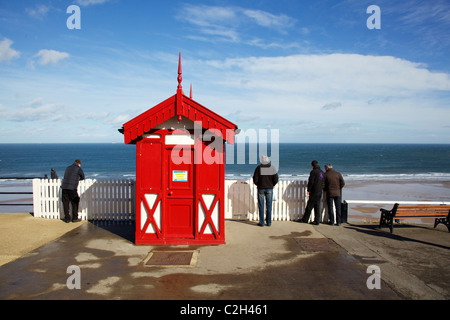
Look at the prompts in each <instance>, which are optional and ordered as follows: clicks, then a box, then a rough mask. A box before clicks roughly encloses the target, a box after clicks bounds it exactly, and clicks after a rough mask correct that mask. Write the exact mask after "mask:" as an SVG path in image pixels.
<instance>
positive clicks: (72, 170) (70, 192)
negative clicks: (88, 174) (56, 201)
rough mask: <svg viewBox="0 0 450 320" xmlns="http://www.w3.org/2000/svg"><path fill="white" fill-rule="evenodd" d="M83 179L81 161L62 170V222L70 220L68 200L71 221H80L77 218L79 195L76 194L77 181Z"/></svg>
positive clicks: (76, 161)
mask: <svg viewBox="0 0 450 320" xmlns="http://www.w3.org/2000/svg"><path fill="white" fill-rule="evenodd" d="M80 180H84V172H83V169H81V161H80V160H75V162H74V163H73V164H72V165H71V166H68V167H67V168H66V171H65V172H64V180H63V182H62V184H61V188H62V202H63V206H64V222H66V223H69V222H70V214H69V202H70V203H71V204H72V222H78V221H80V220H79V219H78V204H79V203H80V197H79V196H78V192H77V189H78V182H79V181H80Z"/></svg>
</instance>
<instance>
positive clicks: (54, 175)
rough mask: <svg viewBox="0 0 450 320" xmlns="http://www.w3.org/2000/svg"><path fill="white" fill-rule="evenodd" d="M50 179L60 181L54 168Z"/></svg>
mask: <svg viewBox="0 0 450 320" xmlns="http://www.w3.org/2000/svg"><path fill="white" fill-rule="evenodd" d="M50 177H51V178H52V179H58V175H57V174H56V170H55V168H52V170H51V172H50Z"/></svg>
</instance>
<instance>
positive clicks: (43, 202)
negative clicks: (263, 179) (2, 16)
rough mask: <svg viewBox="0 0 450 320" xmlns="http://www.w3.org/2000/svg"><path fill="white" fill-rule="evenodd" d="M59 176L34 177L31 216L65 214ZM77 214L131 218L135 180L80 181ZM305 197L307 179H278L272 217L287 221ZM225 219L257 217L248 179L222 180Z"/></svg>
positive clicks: (299, 210) (296, 213)
mask: <svg viewBox="0 0 450 320" xmlns="http://www.w3.org/2000/svg"><path fill="white" fill-rule="evenodd" d="M60 187H61V180H51V179H34V180H33V207H34V216H35V217H39V218H48V219H61V218H63V216H64V213H63V206H62V201H61V188H60ZM78 194H79V195H80V198H81V200H80V205H79V213H78V216H79V218H80V219H83V220H116V221H117V220H121V221H124V220H134V219H135V212H136V211H135V181H133V180H92V179H87V180H83V181H80V183H79V186H78ZM306 201H307V193H306V182H305V181H300V180H280V181H279V183H278V184H277V185H276V186H275V188H274V201H273V205H272V208H273V209H272V220H274V221H289V220H296V219H299V218H301V217H302V216H303V213H304V208H305V205H306ZM225 219H248V220H252V221H256V220H258V219H259V215H258V191H257V188H256V186H255V185H254V184H253V182H252V181H251V179H250V180H245V181H243V180H225Z"/></svg>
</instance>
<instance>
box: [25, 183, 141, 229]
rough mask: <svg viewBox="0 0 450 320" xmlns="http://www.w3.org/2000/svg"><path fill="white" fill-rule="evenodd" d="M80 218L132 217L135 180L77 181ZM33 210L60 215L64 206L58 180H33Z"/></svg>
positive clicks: (45, 215)
mask: <svg viewBox="0 0 450 320" xmlns="http://www.w3.org/2000/svg"><path fill="white" fill-rule="evenodd" d="M78 194H79V195H80V198H81V200H80V204H79V208H78V217H79V218H80V219H82V220H116V221H119V220H120V221H126V220H134V218H135V206H134V203H135V201H134V199H135V182H134V181H133V180H93V179H86V180H82V181H80V183H79V184H78ZM33 210H34V216H35V217H38V218H48V219H61V218H63V217H64V210H63V205H62V199H61V180H59V179H54V180H52V179H34V180H33Z"/></svg>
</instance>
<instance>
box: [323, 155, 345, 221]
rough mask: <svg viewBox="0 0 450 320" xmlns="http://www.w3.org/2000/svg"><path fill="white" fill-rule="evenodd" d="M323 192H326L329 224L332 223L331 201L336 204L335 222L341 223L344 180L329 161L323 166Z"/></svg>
mask: <svg viewBox="0 0 450 320" xmlns="http://www.w3.org/2000/svg"><path fill="white" fill-rule="evenodd" d="M325 171H326V172H325V188H324V189H325V192H326V194H327V205H328V215H329V216H330V224H331V225H333V224H334V210H333V201H334V205H335V206H336V224H337V225H338V226H339V225H341V223H342V219H341V194H342V188H343V187H344V186H345V181H344V178H343V177H342V175H341V174H340V173H339V172H337V171H335V170H334V169H333V165H332V164H331V163H329V164H327V165H326V166H325Z"/></svg>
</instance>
